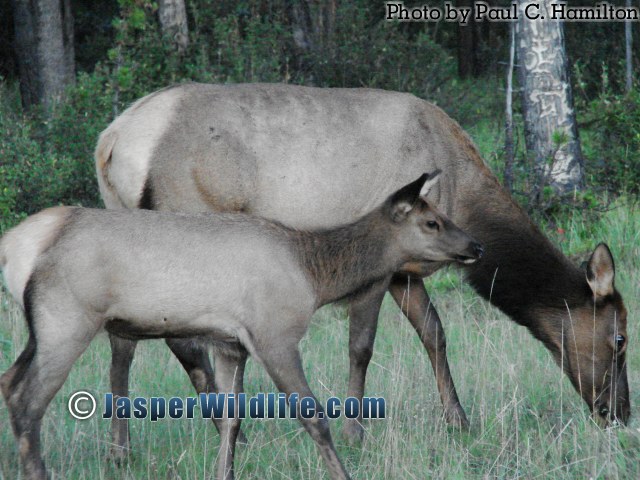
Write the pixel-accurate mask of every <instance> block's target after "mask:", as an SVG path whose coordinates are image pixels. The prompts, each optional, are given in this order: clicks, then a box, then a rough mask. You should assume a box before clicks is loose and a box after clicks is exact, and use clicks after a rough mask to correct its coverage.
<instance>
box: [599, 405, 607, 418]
mask: <svg viewBox="0 0 640 480" xmlns="http://www.w3.org/2000/svg"><path fill="white" fill-rule="evenodd" d="M598 413H599V414H600V416H602V417H606V416H607V415H608V414H609V407H607V406H605V405H603V406H602V407H600V410H599V411H598Z"/></svg>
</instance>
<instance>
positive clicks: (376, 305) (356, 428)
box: [344, 279, 389, 444]
mask: <svg viewBox="0 0 640 480" xmlns="http://www.w3.org/2000/svg"><path fill="white" fill-rule="evenodd" d="M388 285H389V279H386V280H384V281H382V282H380V283H378V284H376V285H374V286H373V287H371V288H370V289H368V290H367V291H366V292H363V293H361V294H360V295H358V296H357V297H354V298H352V299H351V300H350V302H349V388H348V392H347V395H348V396H349V397H355V398H358V399H359V400H360V404H362V397H363V396H364V385H365V378H366V375H367V368H368V367H369V362H370V360H371V355H372V354H373V344H374V342H375V338H376V329H377V327H378V314H379V313H380V305H381V304H382V299H383V298H384V294H385V292H386V291H387V287H388ZM344 434H345V437H346V438H347V440H348V441H349V442H350V443H352V444H353V443H357V442H359V441H361V440H362V436H363V434H364V428H363V426H362V415H361V414H359V415H358V418H348V419H346V420H345V424H344Z"/></svg>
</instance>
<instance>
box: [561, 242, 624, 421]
mask: <svg viewBox="0 0 640 480" xmlns="http://www.w3.org/2000/svg"><path fill="white" fill-rule="evenodd" d="M585 280H586V286H585V299H584V302H583V304H582V305H577V306H573V307H572V308H569V309H568V310H567V313H566V315H564V316H562V319H561V320H560V321H558V322H557V323H556V329H558V328H559V329H560V332H559V334H558V335H554V336H555V337H556V338H558V339H560V340H559V343H560V344H557V343H558V342H557V341H556V342H554V343H556V345H555V348H553V349H552V352H553V354H554V356H555V359H556V361H557V362H558V364H559V365H561V366H562V368H563V369H564V371H565V372H566V373H567V375H568V376H569V378H570V379H571V382H572V383H573V386H574V387H575V388H576V390H577V391H578V392H579V393H580V395H581V396H582V398H583V399H584V400H585V402H587V404H588V405H589V408H590V409H591V412H592V415H593V418H594V420H595V421H596V422H597V423H598V424H600V425H601V426H606V425H608V424H610V423H615V422H621V423H623V424H624V423H626V422H627V420H628V419H629V415H630V402H629V384H628V381H627V368H626V359H625V352H626V349H627V311H626V309H625V307H624V303H623V301H622V297H621V296H620V294H619V293H618V291H617V290H616V289H615V286H614V280H615V265H614V261H613V256H612V255H611V251H610V250H609V247H607V245H605V244H604V243H601V244H599V245H598V246H597V247H596V249H595V250H594V252H593V253H592V255H591V258H590V259H589V261H588V262H587V263H586V268H585ZM556 320H558V319H557V318H556Z"/></svg>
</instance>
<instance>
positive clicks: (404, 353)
mask: <svg viewBox="0 0 640 480" xmlns="http://www.w3.org/2000/svg"><path fill="white" fill-rule="evenodd" d="M584 218H585V217H584V216H583V215H578V214H576V215H575V216H573V217H571V216H569V217H567V218H566V219H565V220H564V221H563V222H564V223H560V226H562V228H564V229H565V234H564V235H558V234H554V239H555V240H556V241H558V242H559V244H560V245H561V247H562V248H563V249H564V250H565V251H566V252H567V253H569V254H571V255H572V256H574V255H575V256H576V261H577V258H578V257H581V256H583V255H585V254H586V253H588V252H589V251H590V250H591V249H592V248H593V247H594V246H595V244H596V243H597V242H598V241H606V242H607V243H608V244H609V245H610V246H611V248H612V250H613V252H614V255H615V257H616V261H617V272H618V277H617V287H618V288H619V290H620V291H621V293H622V295H623V297H624V299H625V300H626V303H627V308H628V310H629V327H628V336H629V339H630V345H629V349H628V362H629V383H630V390H631V401H632V421H631V424H630V425H629V427H628V428H625V429H621V428H618V429H609V430H602V429H600V428H598V427H597V426H596V425H595V424H594V423H593V422H592V421H591V419H590V418H589V415H588V412H587V409H586V406H585V405H584V403H583V401H582V400H581V399H580V397H579V396H578V394H577V393H576V392H575V391H574V390H573V388H572V386H571V385H570V383H569V382H568V380H567V379H566V378H565V376H564V375H563V374H562V373H561V372H560V370H559V369H558V367H557V366H556V365H555V363H554V362H553V361H552V359H551V357H550V355H549V354H548V353H547V352H546V350H545V349H544V347H543V346H542V345H541V344H540V343H539V342H537V341H535V340H534V339H533V338H531V336H530V335H529V334H528V333H527V331H526V330H525V329H523V328H521V327H518V326H516V325H515V324H514V323H512V322H510V321H509V320H508V319H506V318H505V317H504V316H503V315H502V314H500V313H499V312H498V311H497V310H496V309H494V308H493V307H491V306H489V305H488V304H487V303H486V302H484V301H482V300H480V299H479V297H478V296H477V295H475V294H474V293H473V292H472V291H471V290H470V289H469V288H468V287H467V286H466V285H464V284H463V283H462V282H461V281H460V279H459V278H458V276H457V274H456V273H455V272H454V271H445V272H439V273H438V274H437V275H435V276H434V278H432V279H429V280H428V281H427V285H428V287H429V289H430V292H431V294H432V298H433V300H434V302H435V303H436V305H437V307H438V310H439V312H440V314H441V316H442V321H443V324H444V326H445V329H446V332H447V336H448V352H449V360H450V363H451V366H452V370H453V375H454V379H455V381H456V386H457V388H458V393H459V394H460V397H461V401H462V404H463V406H464V407H465V408H466V411H467V414H468V416H469V420H470V422H471V431H470V432H458V431H455V430H452V429H450V428H448V427H447V425H446V424H445V422H444V421H443V419H442V408H441V405H440V400H439V397H438V393H437V390H436V386H435V381H434V377H433V373H432V371H431V366H430V364H429V361H428V359H427V356H426V354H425V351H424V349H423V347H422V345H421V344H420V342H419V341H418V339H417V337H416V335H415V333H414V332H413V330H412V328H411V327H410V325H409V323H408V322H407V321H406V320H405V319H404V317H403V316H402V315H401V314H400V313H399V311H398V309H397V308H396V306H395V304H394V303H393V301H392V300H391V299H390V298H386V299H385V302H384V304H383V308H382V312H381V316H380V327H379V331H378V337H377V340H376V345H375V352H374V356H373V360H372V363H371V366H370V368H369V375H368V382H367V393H368V394H369V395H376V396H383V397H385V398H386V400H387V414H388V418H387V419H385V420H375V421H369V422H367V424H366V428H367V435H366V438H365V441H364V443H363V445H362V446H361V447H357V448H355V447H349V446H347V445H346V442H345V441H344V439H343V437H342V435H341V428H342V421H341V420H337V421H332V422H331V428H332V432H333V436H334V439H335V440H336V443H337V446H338V451H339V454H340V455H341V457H342V459H343V460H344V462H345V463H346V466H347V469H348V470H349V472H350V473H351V474H352V475H353V477H354V478H363V479H364V478H366V479H386V478H390V479H395V478H408V479H411V478H416V479H423V478H450V479H472V478H527V479H534V478H543V479H546V478H559V479H569V478H571V479H584V478H594V479H615V478H620V479H637V478H640V420H639V417H640V409H639V408H638V404H639V403H640V349H638V347H637V345H638V343H637V340H636V339H637V338H638V334H639V329H638V321H637V319H638V317H637V313H636V312H638V310H639V308H640V300H639V299H640V273H639V272H640V237H639V235H640V233H638V232H640V209H638V208H637V207H636V208H634V207H632V206H630V205H627V204H625V203H624V202H622V201H621V202H619V204H618V205H617V206H616V208H614V209H612V210H611V211H609V212H606V213H605V214H602V215H601V216H599V217H598V218H597V220H593V221H590V222H587V221H586V220H584ZM25 340H26V327H25V324H24V320H23V318H22V314H21V313H20V312H19V310H18V309H17V308H16V307H15V305H13V303H12V302H11V301H10V299H8V298H7V297H6V295H5V296H3V297H1V298H0V370H2V371H4V370H6V369H7V368H8V367H9V365H10V364H11V363H12V362H13V361H14V360H15V358H16V357H17V355H19V353H20V351H21V350H22V348H23V347H24V345H25ZM347 343H348V324H347V319H346V313H345V311H344V308H343V307H342V306H329V307H326V308H324V309H322V310H321V311H320V312H318V313H317V314H316V316H315V319H314V322H313V324H312V327H311V329H310V331H309V333H308V335H307V336H306V337H305V339H304V340H303V342H302V345H301V349H302V352H303V357H304V362H305V370H306V372H307V377H308V378H309V380H310V384H311V387H312V389H313V390H314V392H315V393H316V395H317V396H318V397H319V398H320V399H322V400H325V399H326V398H328V397H329V396H338V397H341V398H342V397H344V396H345V394H346V382H347V372H348V369H347V368H348V352H347ZM109 361H110V354H109V349H108V340H107V338H106V335H104V334H102V335H100V336H99V337H98V338H97V339H96V340H95V341H94V343H93V344H92V345H91V347H90V348H89V349H88V350H87V352H85V354H84V355H83V356H82V357H81V359H80V360H79V361H78V362H77V363H76V365H75V367H74V369H73V371H72V373H71V375H70V377H69V379H68V380H67V382H66V383H65V385H64V386H63V388H62V389H61V391H60V392H59V393H58V395H57V396H56V397H55V399H54V400H53V402H52V403H51V405H50V407H49V410H48V412H47V415H46V416H45V421H44V424H43V430H42V439H43V445H44V448H43V451H44V458H45V462H46V463H47V466H48V468H49V469H50V471H51V472H52V473H53V477H54V478H70V479H83V478H87V479H110V478H131V479H134V478H136V479H137V478H154V479H155V478H172V479H179V478H182V479H187V478H188V479H191V478H210V477H211V476H212V474H213V472H214V465H215V460H216V455H217V452H218V435H217V433H216V431H215V429H214V427H213V425H211V423H210V422H208V421H204V420H160V421H158V422H157V423H152V422H150V421H149V420H132V421H131V437H132V444H133V448H134V452H133V458H132V459H131V461H130V462H128V463H127V464H126V465H124V466H122V467H116V466H115V465H113V464H112V463H111V462H110V461H109V459H108V455H107V453H108V448H109V422H108V421H107V420H102V419H100V418H96V417H94V418H93V419H91V420H86V421H77V420H74V419H73V418H72V417H71V416H70V415H69V414H68V412H67V411H66V402H67V400H68V398H69V396H70V395H71V393H72V392H74V391H76V390H79V389H87V390H90V391H92V392H94V393H95V394H97V395H102V394H103V393H104V392H108V391H109V383H108V378H109V375H108V369H109ZM245 385H246V391H247V392H248V393H250V394H253V393H256V392H260V391H262V392H270V391H275V387H274V386H273V384H272V383H271V381H270V380H269V378H268V377H267V375H266V374H265V373H264V371H263V370H262V368H261V367H260V366H259V365H257V364H256V363H255V362H253V361H251V360H250V361H249V366H248V371H247V374H246V378H245ZM131 394H132V395H141V396H146V397H149V396H152V395H163V396H174V395H176V396H182V397H184V396H188V395H193V391H192V387H191V385H190V383H189V381H188V379H187V377H186V375H185V374H184V373H183V371H182V369H181V368H180V366H179V364H178V362H177V361H176V360H175V359H174V358H173V357H172V356H171V354H170V352H169V350H168V349H167V348H166V347H165V346H164V343H163V342H159V341H147V342H141V343H140V344H139V347H138V351H137V355H136V358H135V361H134V365H133V369H132V378H131ZM243 428H244V430H245V432H246V433H247V435H248V437H249V444H248V445H246V446H240V447H239V448H238V454H237V458H236V472H237V477H238V478H247V479H248V478H256V479H316V478H328V475H327V474H326V469H325V467H324V465H323V463H322V460H321V459H320V457H319V455H318V454H317V452H316V449H315V446H314V445H313V442H312V441H311V439H310V438H309V437H308V435H307V434H306V433H305V432H304V431H303V430H302V428H301V427H300V425H299V424H298V423H297V422H296V421H293V420H246V421H244V423H243ZM0 446H1V448H0V478H1V479H14V478H20V471H19V467H18V454H17V448H16V446H15V442H14V439H13V435H12V433H11V430H10V428H9V418H8V412H7V409H6V405H5V404H4V402H3V401H0Z"/></svg>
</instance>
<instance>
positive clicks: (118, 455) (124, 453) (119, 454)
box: [109, 445, 131, 467]
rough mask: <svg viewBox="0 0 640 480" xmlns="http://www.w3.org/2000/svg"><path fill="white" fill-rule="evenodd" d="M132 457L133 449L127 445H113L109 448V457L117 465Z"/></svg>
mask: <svg viewBox="0 0 640 480" xmlns="http://www.w3.org/2000/svg"><path fill="white" fill-rule="evenodd" d="M130 457H131V449H130V448H127V447H119V446H116V445H114V446H112V447H111V449H110V450H109V458H110V459H111V461H112V462H113V463H114V464H115V465H116V466H117V467H120V466H122V465H123V464H124V463H126V462H127V461H129V458H130Z"/></svg>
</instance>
